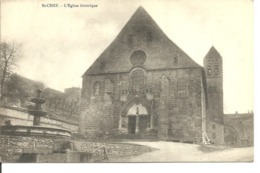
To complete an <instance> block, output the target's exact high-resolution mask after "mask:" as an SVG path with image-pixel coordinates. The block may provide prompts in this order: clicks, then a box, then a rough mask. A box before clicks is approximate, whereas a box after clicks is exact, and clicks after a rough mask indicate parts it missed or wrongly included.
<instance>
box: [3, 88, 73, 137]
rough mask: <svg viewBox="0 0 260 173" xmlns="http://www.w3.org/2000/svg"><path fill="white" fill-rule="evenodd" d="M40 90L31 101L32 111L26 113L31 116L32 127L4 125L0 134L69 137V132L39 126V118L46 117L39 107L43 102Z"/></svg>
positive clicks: (45, 113)
mask: <svg viewBox="0 0 260 173" xmlns="http://www.w3.org/2000/svg"><path fill="white" fill-rule="evenodd" d="M41 92H42V91H41V90H37V97H36V98H33V99H31V102H33V103H34V104H35V106H34V109H30V110H28V113H29V114H30V115H32V116H33V125H32V126H23V125H11V124H6V125H4V126H2V127H1V133H2V134H5V135H20V136H45V137H51V136H53V137H68V138H70V137H71V131H69V130H66V129H61V128H56V127H55V128H54V127H45V126H41V117H43V116H46V115H47V112H45V111H43V110H42V107H41V105H42V104H44V103H45V100H44V99H43V98H41Z"/></svg>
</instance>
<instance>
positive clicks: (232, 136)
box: [224, 113, 254, 147]
mask: <svg viewBox="0 0 260 173" xmlns="http://www.w3.org/2000/svg"><path fill="white" fill-rule="evenodd" d="M224 122H225V124H224V125H225V126H224V128H225V144H226V145H230V146H239V147H241V146H253V145H254V114H253V113H247V114H246V113H245V114H239V113H236V114H225V115H224Z"/></svg>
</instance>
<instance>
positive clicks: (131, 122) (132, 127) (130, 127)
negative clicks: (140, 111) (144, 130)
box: [128, 116, 136, 134]
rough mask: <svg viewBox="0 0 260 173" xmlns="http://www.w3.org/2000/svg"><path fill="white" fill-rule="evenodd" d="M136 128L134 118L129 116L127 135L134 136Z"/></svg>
mask: <svg viewBox="0 0 260 173" xmlns="http://www.w3.org/2000/svg"><path fill="white" fill-rule="evenodd" d="M135 128H136V116H129V117H128V133H129V134H135Z"/></svg>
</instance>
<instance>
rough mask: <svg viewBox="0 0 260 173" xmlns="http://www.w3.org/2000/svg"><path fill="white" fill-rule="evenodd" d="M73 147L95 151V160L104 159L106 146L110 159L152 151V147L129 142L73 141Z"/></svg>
mask: <svg viewBox="0 0 260 173" xmlns="http://www.w3.org/2000/svg"><path fill="white" fill-rule="evenodd" d="M73 147H74V149H75V150H77V151H81V152H83V151H85V152H90V153H93V155H92V160H93V161H101V160H103V159H104V148H105V149H106V153H107V156H108V159H116V158H122V157H128V156H136V155H139V154H142V153H146V152H152V151H154V150H155V149H152V148H150V147H147V146H142V145H137V144H127V143H97V142H78V141H74V142H73Z"/></svg>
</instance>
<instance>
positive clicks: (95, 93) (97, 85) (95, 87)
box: [93, 82, 100, 95]
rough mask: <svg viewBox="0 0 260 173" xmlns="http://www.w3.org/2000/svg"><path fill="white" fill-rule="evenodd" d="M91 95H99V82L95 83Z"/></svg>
mask: <svg viewBox="0 0 260 173" xmlns="http://www.w3.org/2000/svg"><path fill="white" fill-rule="evenodd" d="M93 91H94V92H93V95H100V82H95V84H94V90H93Z"/></svg>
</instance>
